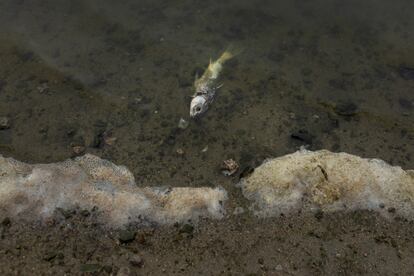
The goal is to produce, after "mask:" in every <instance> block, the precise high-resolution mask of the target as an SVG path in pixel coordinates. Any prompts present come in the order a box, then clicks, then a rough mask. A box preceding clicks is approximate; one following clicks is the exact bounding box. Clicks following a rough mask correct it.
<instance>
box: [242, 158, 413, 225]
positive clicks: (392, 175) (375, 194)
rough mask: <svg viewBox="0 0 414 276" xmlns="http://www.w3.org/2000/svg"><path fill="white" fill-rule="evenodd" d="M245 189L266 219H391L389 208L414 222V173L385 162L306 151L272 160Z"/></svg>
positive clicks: (264, 164)
mask: <svg viewBox="0 0 414 276" xmlns="http://www.w3.org/2000/svg"><path fill="white" fill-rule="evenodd" d="M239 186H240V187H241V189H242V192H243V195H244V196H245V197H246V198H247V199H249V200H251V201H253V204H252V206H251V209H253V210H254V212H255V213H256V214H257V215H260V216H276V215H279V214H281V213H284V214H287V213H291V212H295V211H298V210H299V209H303V210H315V209H322V210H324V211H338V210H355V209H368V210H376V211H378V212H380V213H381V214H383V215H388V211H387V210H388V208H390V207H393V208H395V211H396V213H398V214H400V215H402V216H405V217H407V218H414V171H413V170H408V171H404V170H403V169H401V168H400V167H393V166H391V165H389V164H387V163H385V162H384V161H382V160H378V159H364V158H360V157H358V156H355V155H350V154H347V153H332V152H329V151H326V150H321V151H315V152H312V151H307V150H300V151H298V152H295V153H293V154H289V155H285V156H282V157H279V158H275V159H272V160H268V161H266V162H264V163H263V164H262V165H261V166H259V167H258V168H256V169H255V171H254V172H253V173H252V174H251V175H250V176H248V177H246V178H245V179H243V180H242V181H241V182H240V183H239Z"/></svg>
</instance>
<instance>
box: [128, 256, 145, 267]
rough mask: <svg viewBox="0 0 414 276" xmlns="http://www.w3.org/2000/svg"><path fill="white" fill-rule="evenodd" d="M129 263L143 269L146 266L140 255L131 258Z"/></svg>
mask: <svg viewBox="0 0 414 276" xmlns="http://www.w3.org/2000/svg"><path fill="white" fill-rule="evenodd" d="M129 263H130V264H131V265H133V266H136V267H141V266H142V265H143V264H144V260H143V259H142V258H141V257H140V256H139V255H133V256H131V257H130V258H129Z"/></svg>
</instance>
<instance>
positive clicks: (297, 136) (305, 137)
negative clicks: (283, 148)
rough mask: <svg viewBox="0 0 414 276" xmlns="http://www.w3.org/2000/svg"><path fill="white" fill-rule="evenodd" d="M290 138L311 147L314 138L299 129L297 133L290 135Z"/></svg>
mask: <svg viewBox="0 0 414 276" xmlns="http://www.w3.org/2000/svg"><path fill="white" fill-rule="evenodd" d="M290 137H291V138H292V139H295V140H299V141H302V142H305V143H306V144H308V145H311V144H312V140H313V138H314V136H313V135H312V134H310V133H309V132H308V131H307V130H305V129H300V130H298V131H296V132H294V133H292V134H291V135H290Z"/></svg>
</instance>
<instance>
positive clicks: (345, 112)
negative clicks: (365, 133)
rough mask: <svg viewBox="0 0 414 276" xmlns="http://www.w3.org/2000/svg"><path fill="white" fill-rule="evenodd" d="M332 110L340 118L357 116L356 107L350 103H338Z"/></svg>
mask: <svg viewBox="0 0 414 276" xmlns="http://www.w3.org/2000/svg"><path fill="white" fill-rule="evenodd" d="M334 110H335V113H336V114H338V115H341V116H355V115H357V114H358V106H357V105H356V104H355V103H352V102H344V103H339V104H337V105H336V106H335V109H334Z"/></svg>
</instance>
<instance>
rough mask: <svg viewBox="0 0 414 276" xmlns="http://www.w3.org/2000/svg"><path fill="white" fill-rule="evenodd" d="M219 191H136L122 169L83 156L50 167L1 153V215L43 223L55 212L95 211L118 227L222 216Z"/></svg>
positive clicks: (222, 192) (222, 198) (222, 196)
mask: <svg viewBox="0 0 414 276" xmlns="http://www.w3.org/2000/svg"><path fill="white" fill-rule="evenodd" d="M226 199H227V193H226V191H225V190H224V189H222V188H219V187H218V188H208V187H201V188H189V187H182V188H180V187H178V188H167V187H165V188H164V187H144V188H141V187H138V186H137V185H136V183H135V180H134V176H133V175H132V173H131V172H130V171H129V170H128V169H127V168H126V167H124V166H116V165H115V164H113V163H111V162H110V161H107V160H104V159H101V158H99V157H97V156H94V155H90V154H86V155H84V156H81V157H78V158H75V159H73V160H66V161H63V162H58V163H51V164H34V165H31V164H26V163H22V162H19V161H16V160H14V159H12V158H4V157H2V156H1V155H0V216H2V217H5V216H11V217H17V218H22V219H25V220H38V219H46V218H49V217H51V216H53V214H54V212H55V211H56V210H57V209H59V208H60V209H65V210H70V209H73V208H80V209H86V210H91V209H92V208H98V210H99V214H100V219H101V220H102V222H103V223H106V224H109V225H113V226H121V225H124V224H127V223H134V222H141V221H149V222H155V223H160V224H169V223H174V222H185V221H188V220H192V221H195V220H197V219H198V218H199V217H209V218H221V217H222V216H223V215H224V207H223V205H224V202H225V200H226Z"/></svg>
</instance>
